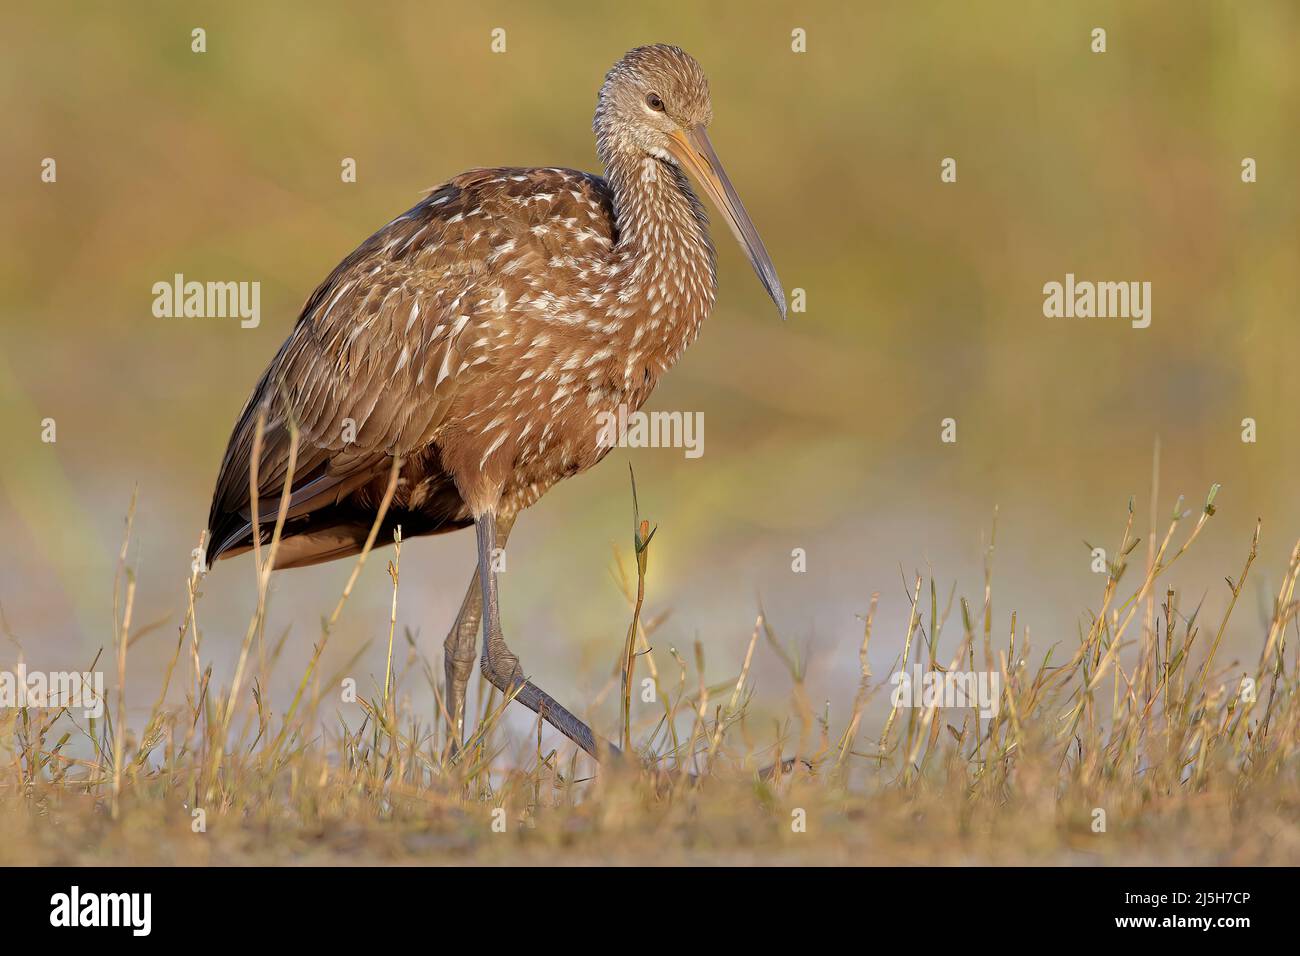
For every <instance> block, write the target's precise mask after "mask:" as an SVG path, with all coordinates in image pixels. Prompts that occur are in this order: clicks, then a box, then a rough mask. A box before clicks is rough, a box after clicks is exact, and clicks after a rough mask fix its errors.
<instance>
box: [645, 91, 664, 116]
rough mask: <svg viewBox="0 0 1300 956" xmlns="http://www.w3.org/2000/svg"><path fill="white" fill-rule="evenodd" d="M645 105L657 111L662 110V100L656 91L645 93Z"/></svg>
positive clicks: (660, 111)
mask: <svg viewBox="0 0 1300 956" xmlns="http://www.w3.org/2000/svg"><path fill="white" fill-rule="evenodd" d="M645 105H646V106H648V107H650V108H651V109H652V110H654V111H655V112H657V113H662V112H663V111H664V101H663V100H661V99H660V98H659V94H658V93H647V94H646V98H645Z"/></svg>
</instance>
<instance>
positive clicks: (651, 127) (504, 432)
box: [208, 45, 785, 757]
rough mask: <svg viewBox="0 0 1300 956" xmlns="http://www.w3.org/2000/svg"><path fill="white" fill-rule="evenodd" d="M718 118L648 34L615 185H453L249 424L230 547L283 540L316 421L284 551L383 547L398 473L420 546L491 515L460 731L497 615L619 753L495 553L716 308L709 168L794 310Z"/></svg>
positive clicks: (345, 275)
mask: <svg viewBox="0 0 1300 956" xmlns="http://www.w3.org/2000/svg"><path fill="white" fill-rule="evenodd" d="M711 119H712V107H711V105H710V99H709V86H708V81H707V79H706V78H705V75H704V71H703V70H702V69H701V68H700V65H699V64H698V63H697V62H696V61H695V60H694V59H693V58H692V57H690V56H689V55H688V54H686V53H685V52H684V51H682V50H680V49H678V48H677V47H673V46H666V45H654V46H644V47H639V48H637V49H635V50H632V51H631V52H630V53H628V54H627V55H626V56H624V57H623V58H622V59H621V60H619V61H618V62H617V63H616V64H615V65H614V66H613V68H612V69H611V70H610V71H609V73H608V75H607V76H606V77H605V81H604V83H603V85H602V86H601V88H600V94H599V97H598V100H597V105H596V114H595V121H594V123H593V126H594V129H595V133H596V151H597V154H598V155H599V158H600V160H601V162H602V164H603V165H604V167H605V177H604V178H601V177H599V176H595V175H592V174H591V173H584V172H578V171H575V170H572V169H557V168H546V169H539V168H496V169H474V170H471V171H469V172H466V173H462V174H461V175H459V176H457V177H455V178H454V179H451V180H449V181H448V182H446V183H444V184H443V185H441V186H439V187H437V188H435V189H433V190H432V191H431V192H430V193H429V194H428V195H427V196H426V198H425V199H424V200H423V201H422V202H420V203H418V204H416V205H415V206H414V207H412V208H411V209H410V210H408V211H407V212H405V213H403V214H402V215H400V216H398V217H397V218H396V219H394V220H393V221H392V222H390V223H388V225H386V226H384V227H383V228H382V229H380V230H379V231H378V232H376V233H375V234H374V235H372V236H371V237H370V238H369V239H367V240H366V241H365V242H364V243H362V244H361V246H360V247H359V248H357V249H356V251H354V252H353V253H352V254H351V255H349V256H348V257H347V258H346V259H344V260H343V262H341V263H340V264H339V265H338V266H337V268H335V269H334V271H333V272H332V273H330V275H329V277H328V278H327V279H326V280H325V281H324V282H322V283H321V284H320V285H319V286H318V287H317V289H316V291H315V292H313V293H312V295H311V297H310V298H309V299H308V300H307V303H306V305H305V306H304V307H303V310H302V313H301V315H300V316H299V317H298V321H297V323H296V324H295V325H294V328H293V331H292V332H291V333H290V334H289V337H288V339H287V340H286V341H285V342H284V344H283V345H282V346H281V348H280V351H279V352H278V353H277V354H276V356H275V358H274V359H273V360H272V361H271V364H270V366H269V367H268V368H267V369H266V371H265V372H264V373H263V375H262V377H261V379H260V380H259V381H258V383H257V386H256V387H255V388H254V390H253V394H252V395H251V396H250V397H249V399H248V401H247V403H246V404H245V405H244V409H243V412H242V413H241V414H240V417H239V421H238V423H237V424H236V425H235V428H234V432H233V434H232V435H231V437H230V443H229V445H228V446H227V448H226V453H225V457H224V458H223V460H222V463H221V472H220V474H219V476H218V478H217V484H216V490H215V492H214V494H213V499H212V510H211V514H210V516H209V519H208V526H209V539H208V540H209V546H208V558H209V560H210V561H215V560H216V559H218V558H224V557H230V556H232V555H235V554H238V553H241V552H243V551H247V550H249V549H250V548H252V547H253V545H254V539H253V535H254V534H255V533H256V534H258V535H259V536H260V540H263V541H265V540H268V539H269V537H270V533H271V529H272V528H273V526H274V523H275V521H276V519H277V512H278V507H277V506H278V504H279V502H280V501H281V497H282V494H283V492H284V483H285V478H286V473H287V472H288V471H289V468H288V465H289V453H290V446H291V442H292V439H291V432H292V429H293V427H295V426H296V428H297V431H298V439H297V441H298V445H297V462H296V465H295V466H294V468H293V470H292V477H291V480H290V487H289V490H288V496H287V511H286V516H287V517H286V521H285V525H284V528H283V533H282V538H281V542H280V545H279V549H278V552H277V554H276V559H275V567H277V568H293V567H302V566H305V565H311V564H317V563H319V562H323V561H330V560H333V559H335V558H342V557H346V556H348V555H353V554H357V553H358V552H360V551H361V550H362V549H363V547H364V542H365V541H366V539H367V536H368V535H369V533H370V531H371V528H372V527H373V526H374V524H375V521H376V519H377V517H378V515H379V512H380V510H381V506H382V501H383V498H384V497H385V495H386V493H387V491H388V489H389V487H390V478H391V476H392V473H393V472H394V470H396V475H397V486H396V490H395V492H394V493H393V494H392V496H391V499H390V505H389V507H388V509H387V511H386V512H385V514H384V518H383V521H382V524H381V532H380V536H379V538H378V541H379V542H380V543H383V542H386V541H389V540H391V539H392V535H393V531H394V530H395V529H396V528H397V527H398V526H400V527H401V531H402V535H403V537H404V538H411V537H414V536H417V535H426V534H441V533H443V532H447V531H454V530H456V529H459V528H464V527H468V526H469V525H471V524H473V525H474V526H475V528H476V529H477V535H478V567H477V572H476V577H472V578H471V580H470V585H469V589H468V590H467V592H466V594H465V598H464V601H463V602H462V604H461V608H460V612H459V614H458V615H457V618H456V622H455V624H454V625H453V626H452V628H451V631H450V632H449V633H448V635H447V639H446V642H445V669H446V680H447V706H448V711H449V715H450V717H451V720H452V724H453V728H454V730H453V733H454V738H453V740H454V741H455V742H459V741H460V740H461V738H462V737H463V732H464V731H463V721H464V710H465V690H466V685H467V683H468V680H469V677H470V674H471V673H472V670H473V665H474V659H475V656H476V637H477V633H478V629H479V625H480V619H481V623H482V628H483V650H482V663H481V666H482V670H483V673H484V675H485V676H486V677H487V679H488V680H489V681H490V682H491V683H492V684H493V685H494V686H495V687H497V688H499V689H500V690H501V691H502V692H503V693H507V694H508V693H511V692H514V691H516V690H517V691H518V693H517V696H516V698H515V699H516V700H518V701H519V702H520V703H522V704H524V705H525V706H527V707H529V708H530V709H531V710H533V711H534V712H536V713H538V714H540V715H541V716H542V717H543V718H544V719H545V720H547V721H548V722H549V723H551V724H552V725H553V726H554V727H555V728H556V729H557V730H559V731H560V732H561V733H563V734H564V735H565V736H567V737H568V738H570V739H571V740H572V741H574V742H575V743H576V744H578V745H579V746H580V747H582V749H583V750H585V751H587V753H589V754H591V755H592V756H593V757H596V756H598V752H597V747H596V740H595V738H594V737H593V735H592V732H591V730H590V728H588V727H587V726H586V725H585V724H584V723H583V722H582V721H580V720H579V719H578V718H576V717H575V716H574V715H573V714H571V713H570V712H569V711H568V710H566V709H565V708H563V707H562V706H560V705H559V704H558V703H557V702H556V701H555V700H554V699H553V698H551V697H550V696H549V695H548V694H546V693H544V692H543V691H542V690H541V689H540V688H538V687H537V686H536V685H535V684H533V683H532V682H531V681H528V680H527V679H526V678H525V676H524V673H523V670H522V668H521V667H520V664H519V659H518V658H517V657H516V656H515V655H514V654H513V653H512V652H511V651H510V649H509V648H508V647H506V643H505V640H504V638H503V637H502V633H501V621H500V616H499V613H498V605H497V578H496V571H495V563H494V561H493V555H494V551H495V549H496V548H497V547H498V546H500V547H504V545H505V542H506V538H507V537H508V535H509V534H510V529H511V527H512V526H513V524H514V521H515V516H516V515H517V514H518V513H519V512H520V511H521V510H523V509H524V508H526V507H528V506H529V505H531V504H533V503H534V502H535V501H537V499H538V498H540V497H541V496H542V495H543V494H544V493H545V492H546V491H547V490H548V489H549V488H550V487H551V486H553V485H554V484H555V483H556V482H558V481H559V480H560V479H562V478H566V477H568V476H570V475H575V474H577V473H579V472H581V471H585V470H586V469H588V468H590V467H591V466H592V465H594V464H595V463H596V462H598V461H600V460H601V458H603V457H604V455H605V454H606V453H607V452H608V451H609V443H608V441H601V439H600V428H599V422H600V420H601V415H602V413H606V414H608V413H614V412H616V411H617V409H618V408H619V406H620V405H625V406H627V408H628V410H635V409H638V408H640V407H641V405H642V404H643V403H644V402H645V400H646V398H647V397H648V396H649V394H650V392H651V391H652V390H653V389H654V387H655V384H656V383H657V382H658V380H659V378H660V376H661V375H663V373H664V372H666V371H667V370H668V369H669V368H671V367H672V366H673V364H674V363H675V362H676V361H677V360H678V358H680V357H681V354H682V350H683V349H685V348H686V346H687V345H689V344H690V343H691V342H692V341H694V339H695V337H696V336H697V334H698V333H699V330H700V324H701V323H702V322H703V321H704V318H705V316H707V315H708V314H709V312H710V310H711V309H712V307H713V303H714V298H715V290H716V268H715V254H714V249H713V244H712V242H711V241H710V239H709V230H708V219H707V216H706V214H705V211H704V208H703V206H702V205H701V203H700V201H699V199H698V198H697V197H696V195H695V193H694V192H693V191H692V189H691V185H690V181H689V180H688V178H687V176H686V173H688V172H689V173H690V174H691V175H692V176H694V177H695V179H696V180H697V181H698V182H699V184H700V185H701V186H702V187H703V190H704V192H705V193H707V194H708V196H709V198H710V199H711V200H712V201H713V203H714V205H716V206H717V208H718V209H719V211H720V212H721V213H722V215H723V217H724V218H725V219H726V220H727V224H728V225H729V226H730V227H731V230H732V232H733V233H734V234H735V236H736V238H737V239H738V240H739V241H740V243H741V245H742V246H743V247H744V249H745V251H746V253H747V254H748V256H749V260H750V262H751V263H752V264H753V266H754V270H755V271H756V272H757V273H758V277H759V279H760V280H761V281H762V283H763V286H764V288H765V289H766V290H767V293H768V295H769V296H771V298H772V301H773V302H775V303H776V306H777V308H778V309H779V310H780V313H781V315H782V317H783V318H784V316H785V294H784V292H783V291H782V289H781V283H780V281H779V280H778V279H777V275H776V270H775V268H774V267H773V265H772V261H771V258H770V257H769V256H768V253H767V250H766V249H765V248H764V246H763V243H762V240H761V239H759V236H758V233H757V231H756V230H755V229H754V225H753V223H752V222H751V221H750V219H749V216H748V215H747V214H746V212H745V209H744V207H743V206H742V205H741V202H740V199H739V197H737V195H736V192H735V190H734V189H733V188H732V186H731V183H730V181H729V180H728V178H727V176H726V173H725V172H724V171H723V168H722V164H721V163H720V162H719V161H718V157H717V154H716V153H715V152H714V151H713V146H712V145H711V144H710V142H709V138H708V136H707V135H706V134H705V127H706V126H707V125H708V124H709V122H710V120H711ZM259 419H260V421H261V422H262V426H261V427H262V437H261V440H260V442H258V441H257V440H256V433H257V430H258V422H259ZM255 445H256V446H257V447H260V454H259V457H258V461H257V468H256V476H257V484H258V492H257V500H258V501H259V502H260V503H261V504H260V506H259V507H258V508H257V510H256V514H257V523H258V528H257V529H256V531H255V529H254V528H253V515H254V509H253V506H252V501H251V498H252V495H251V494H250V472H251V466H252V464H253V463H252V460H251V459H252V456H253V452H254V447H255ZM484 606H486V608H487V612H486V614H484V613H483V608H484ZM609 746H610V745H608V744H604V743H603V742H602V747H609ZM611 750H612V747H611Z"/></svg>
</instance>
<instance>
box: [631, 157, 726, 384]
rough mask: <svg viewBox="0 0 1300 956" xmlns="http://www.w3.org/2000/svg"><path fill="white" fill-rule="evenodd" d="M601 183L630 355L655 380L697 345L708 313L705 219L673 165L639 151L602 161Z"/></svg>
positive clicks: (710, 290) (711, 266)
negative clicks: (610, 213) (607, 197)
mask: <svg viewBox="0 0 1300 956" xmlns="http://www.w3.org/2000/svg"><path fill="white" fill-rule="evenodd" d="M606 177H607V179H608V182H609V184H610V188H611V191H612V193H613V200H614V212H615V217H616V223H617V227H618V240H617V242H616V244H615V246H614V249H613V256H614V260H615V262H614V265H615V270H614V275H615V283H616V285H617V287H618V288H617V290H616V292H617V296H618V300H619V301H620V302H621V303H623V304H624V308H625V310H626V311H627V313H628V322H629V328H628V330H627V331H628V334H629V337H630V340H631V341H632V343H633V346H634V351H633V353H632V354H633V356H634V357H639V358H640V360H641V361H642V362H643V364H644V365H645V367H646V368H647V369H648V374H649V375H650V376H652V377H653V378H654V379H657V378H658V376H659V375H660V374H662V373H663V372H665V371H667V369H668V368H670V367H671V366H672V365H673V363H674V362H676V361H677V359H678V358H679V357H680V356H681V353H682V350H683V349H685V348H686V346H687V345H689V344H690V343H691V342H693V341H694V340H695V337H696V336H697V335H698V334H699V329H700V325H701V323H702V322H703V321H704V319H705V317H706V316H707V315H708V313H709V312H710V310H711V309H712V308H713V301H714V296H715V286H716V266H715V253H714V249H713V243H712V242H711V241H710V239H709V227H708V217H707V215H706V214H705V212H704V207H703V205H702V204H701V203H700V200H699V199H698V198H697V197H696V195H695V193H694V192H693V191H692V189H691V186H690V182H689V181H688V180H687V178H686V175H685V173H683V172H682V171H681V169H679V168H678V167H677V166H676V165H674V164H673V163H670V162H667V161H664V160H659V159H655V158H653V157H651V156H649V155H647V154H646V153H644V152H641V151H639V150H628V151H615V152H613V154H612V155H610V156H608V157H607V160H606ZM636 346H643V349H637V348H635V347H636Z"/></svg>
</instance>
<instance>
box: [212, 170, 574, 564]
mask: <svg viewBox="0 0 1300 956" xmlns="http://www.w3.org/2000/svg"><path fill="white" fill-rule="evenodd" d="M543 174H547V175H549V176H550V177H552V178H555V177H558V176H560V175H561V174H563V176H564V177H565V180H564V182H563V183H562V184H557V183H549V184H548V182H547V181H546V176H544V175H543ZM569 178H571V179H573V181H574V182H575V183H577V184H578V185H580V186H581V187H582V188H583V189H585V190H591V189H592V183H591V177H586V176H584V175H583V174H577V173H571V172H569V171H559V170H527V171H523V170H500V169H484V170H474V171H472V172H469V173H465V174H463V175H461V176H458V177H456V178H455V179H453V180H451V181H450V182H448V183H446V184H445V185H443V186H441V187H438V188H437V189H435V190H433V191H432V192H431V193H430V194H429V195H428V197H427V198H425V199H424V200H423V201H422V202H420V203H419V204H418V205H416V206H415V207H414V208H412V209H411V210H409V211H408V212H407V213H405V214H404V215H402V216H400V217H398V218H397V219H395V220H393V221H392V222H390V223H389V224H388V225H387V226H385V227H384V228H383V229H381V230H379V231H378V232H376V233H375V234H374V235H373V236H371V237H370V238H369V239H368V240H366V242H365V243H363V244H362V245H361V246H360V247H359V248H358V249H357V250H356V251H355V252H353V253H352V255H350V256H349V257H348V258H347V259H345V260H344V261H343V262H342V263H340V264H339V266H338V267H337V268H336V269H335V270H334V272H333V273H332V274H331V275H330V276H329V278H327V279H326V280H325V281H324V282H323V283H322V284H321V285H320V287H319V288H317V289H316V291H315V292H314V293H313V294H312V296H311V297H310V298H309V299H308V301H307V304H306V305H305V306H304V308H303V311H302V314H301V316H300V317H299V319H298V322H297V324H296V325H295V327H294V329H293V331H292V333H291V334H290V336H289V338H288V340H287V341H286V342H285V343H284V345H283V346H282V347H281V349H280V351H279V353H278V354H277V355H276V357H275V359H274V360H273V361H272V362H271V364H270V366H269V367H268V368H267V370H266V372H265V373H264V374H263V376H262V378H261V380H260V381H259V382H258V384H257V387H256V388H255V389H254V391H253V394H252V396H251V397H250V398H249V400H248V402H247V403H246V405H245V406H244V410H243V413H242V414H241V415H240V417H239V421H238V423H237V424H236V426H235V429H234V432H233V434H232V435H231V438H230V443H229V445H228V447H227V449H226V454H225V458H224V460H223V461H222V465H221V472H220V475H219V477H218V479H217V486H216V491H215V493H214V496H213V501H212V511H211V514H210V517H209V529H210V532H211V540H210V544H209V549H208V550H209V557H210V558H211V559H213V560H215V558H216V557H218V556H219V555H220V553H221V552H222V551H224V550H226V549H227V548H229V547H232V546H234V545H235V544H237V543H239V542H240V541H241V540H245V539H248V538H249V535H250V531H251V504H250V497H251V496H250V494H249V487H250V482H249V468H250V464H251V461H252V457H253V446H254V443H255V433H256V429H257V422H258V419H259V416H264V418H263V420H264V427H263V437H262V445H261V453H260V455H259V458H258V467H257V485H258V513H259V519H260V520H261V521H262V522H272V521H274V520H275V516H276V511H277V509H278V507H279V502H280V496H281V494H282V491H283V487H284V479H285V475H286V473H287V472H288V467H289V450H290V423H291V422H296V424H297V427H298V432H299V439H298V452H297V461H296V462H295V464H294V470H293V478H292V480H291V483H290V497H289V512H288V514H289V517H290V518H294V517H297V516H300V515H304V514H307V513H309V512H311V511H313V510H315V509H317V508H320V507H324V506H328V505H330V504H334V503H336V502H338V501H340V500H341V499H343V498H344V497H346V496H347V495H348V494H350V493H352V492H353V491H355V490H356V489H357V488H359V487H361V486H362V485H365V484H366V483H368V482H370V481H373V480H374V479H375V478H376V477H377V476H380V475H386V474H387V473H388V470H389V469H390V468H391V463H392V459H393V457H394V456H403V457H405V456H408V455H410V454H411V453H412V452H415V451H418V450H420V449H422V448H424V447H426V446H428V445H429V444H430V443H431V442H432V441H433V440H434V438H435V434H436V431H437V429H438V427H439V425H440V424H441V423H442V421H443V418H444V416H445V414H446V411H447V407H448V405H449V402H450V400H451V398H452V397H453V396H454V394H455V393H456V392H457V391H459V390H460V389H461V388H463V387H465V385H466V384H467V383H468V382H470V381H472V380H473V379H475V378H476V377H477V376H479V375H483V374H487V373H488V370H489V368H490V360H489V353H490V348H489V347H488V345H489V342H490V340H491V338H492V337H493V336H494V335H496V334H498V332H500V331H501V329H500V328H499V326H500V323H501V321H502V316H503V311H504V308H505V305H504V304H505V303H506V302H507V301H508V298H509V296H508V293H507V292H506V290H505V289H504V288H503V280H505V279H506V278H507V277H508V276H520V275H540V274H544V273H545V270H546V262H547V258H548V256H549V254H550V250H549V249H548V245H547V244H546V243H543V242H541V241H539V240H538V239H537V236H536V234H535V233H534V232H533V231H532V228H531V227H532V225H533V223H532V222H530V218H529V216H528V215H527V212H526V210H527V207H528V205H529V202H528V200H529V197H530V195H543V196H550V195H552V193H553V192H554V191H555V189H556V188H558V187H559V186H560V185H564V186H571V185H572V184H570V183H569V182H568V179H569ZM548 189H551V190H552V191H551V192H547V190H548ZM521 210H523V211H524V214H523V215H521V214H520V213H521ZM494 324H495V325H496V326H498V328H494Z"/></svg>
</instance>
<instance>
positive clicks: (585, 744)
mask: <svg viewBox="0 0 1300 956" xmlns="http://www.w3.org/2000/svg"><path fill="white" fill-rule="evenodd" d="M476 527H477V530H478V574H479V586H480V588H481V590H482V595H483V606H484V612H483V662H482V667H483V675H484V676H485V677H486V678H487V679H488V680H489V681H491V683H492V686H494V687H496V688H497V689H498V690H499V691H501V693H503V694H511V693H515V692H516V691H517V693H516V694H515V700H517V701H519V703H521V704H523V705H524V706H525V707H527V708H528V709H529V710H531V711H533V713H535V714H540V715H541V716H542V717H543V718H544V719H545V720H546V721H547V723H549V724H550V725H551V726H552V727H554V728H555V729H556V730H558V731H559V732H560V733H562V734H564V736H566V737H568V738H569V739H570V740H572V741H573V742H574V743H575V744H577V745H578V746H579V747H581V748H582V749H583V750H585V751H586V752H587V753H589V754H591V756H593V757H596V758H598V759H599V758H600V757H603V756H605V755H610V756H615V757H616V756H619V755H620V751H619V750H618V748H617V747H615V746H614V745H613V744H610V743H607V742H605V741H601V742H600V750H599V752H598V751H597V748H596V738H595V737H594V736H593V735H592V733H591V728H590V727H588V726H587V725H586V724H584V723H583V722H582V721H581V720H579V719H578V718H577V717H575V716H573V714H571V713H569V711H567V710H565V709H564V708H563V707H561V706H560V705H559V704H558V703H556V702H555V699H554V698H553V697H551V696H550V695H549V694H547V693H546V692H545V691H543V690H542V689H541V688H540V687H538V686H537V685H536V684H534V683H533V682H532V681H529V680H525V679H524V674H523V669H522V668H521V667H520V666H519V658H517V657H516V656H515V655H514V654H513V653H511V651H510V648H508V647H506V642H505V638H504V637H502V636H501V614H500V610H499V607H498V604H497V574H496V569H495V568H494V567H493V565H492V557H493V552H494V551H495V550H496V548H497V541H496V537H497V536H496V529H497V525H496V517H495V515H494V514H493V513H492V512H491V511H489V512H487V513H486V514H483V515H480V516H479V518H478V520H477V522H476Z"/></svg>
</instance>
